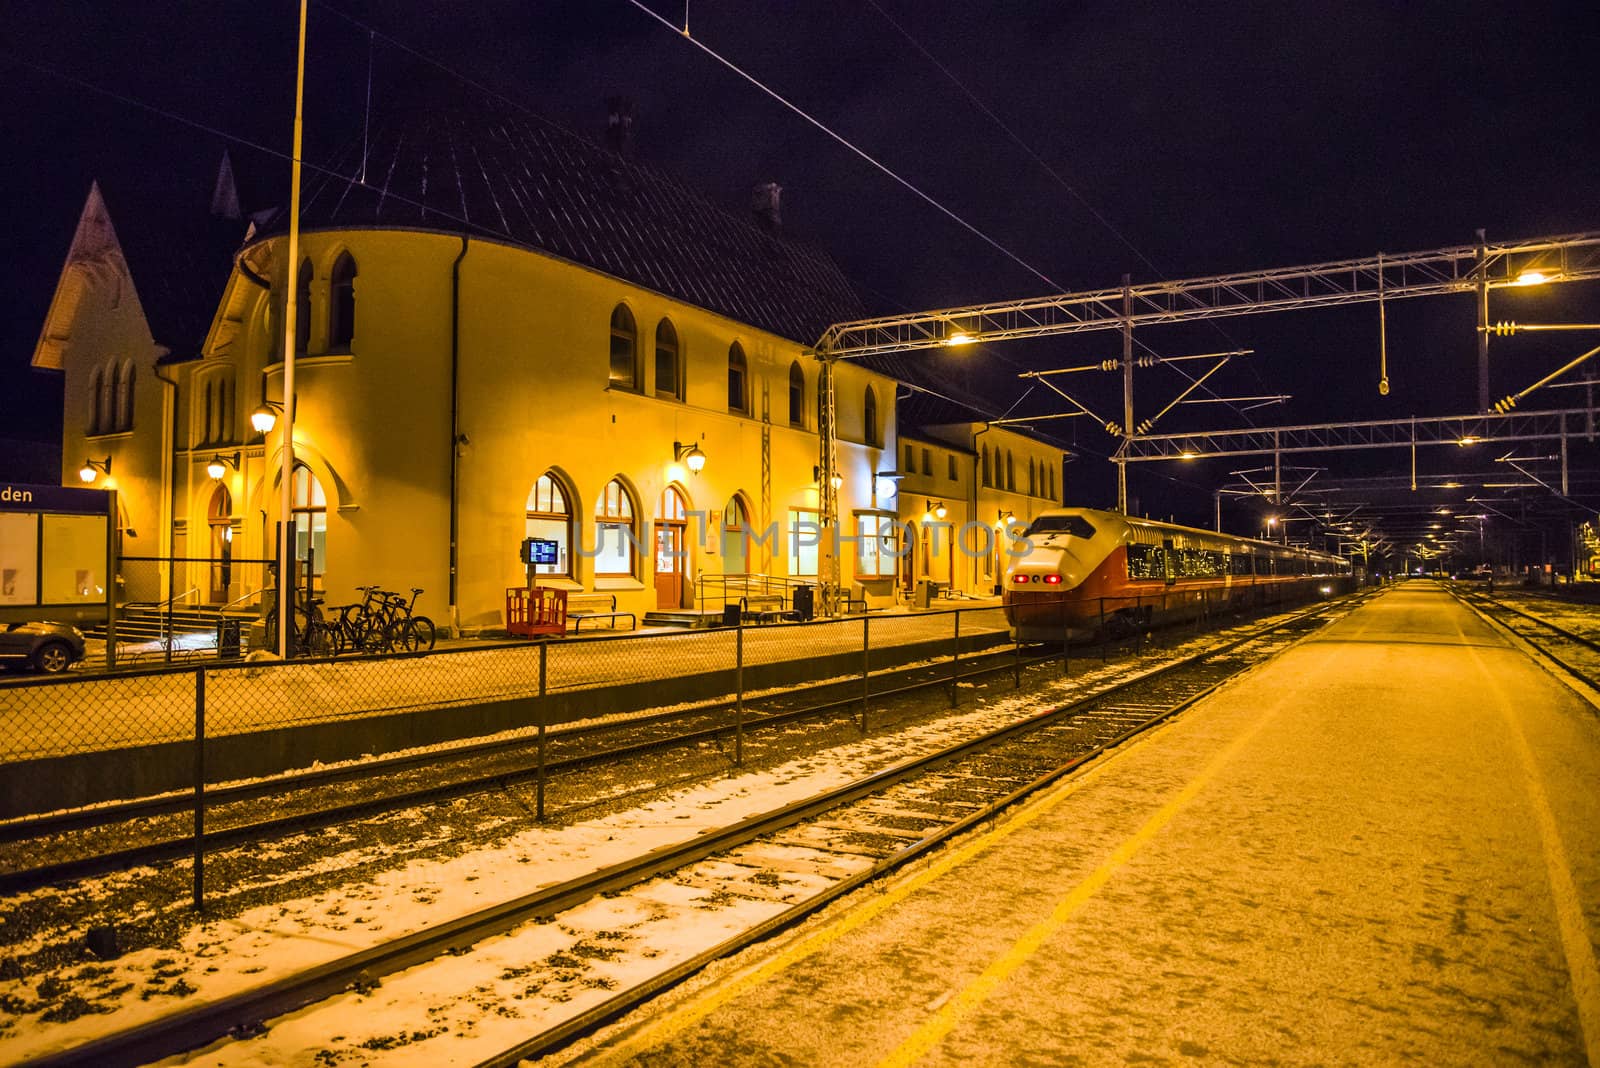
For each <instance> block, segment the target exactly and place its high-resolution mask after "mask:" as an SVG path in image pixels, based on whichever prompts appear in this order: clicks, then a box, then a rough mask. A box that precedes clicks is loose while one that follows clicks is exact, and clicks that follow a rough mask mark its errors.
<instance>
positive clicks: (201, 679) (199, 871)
mask: <svg viewBox="0 0 1600 1068" xmlns="http://www.w3.org/2000/svg"><path fill="white" fill-rule="evenodd" d="M205 839H206V669H205V668H195V669H194V910H195V911H196V912H200V911H202V910H203V909H204V908H205V897H206V852H205V849H206V845H205Z"/></svg>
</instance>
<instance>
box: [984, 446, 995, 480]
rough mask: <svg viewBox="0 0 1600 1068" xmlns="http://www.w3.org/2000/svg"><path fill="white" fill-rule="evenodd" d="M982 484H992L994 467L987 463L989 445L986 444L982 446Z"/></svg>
mask: <svg viewBox="0 0 1600 1068" xmlns="http://www.w3.org/2000/svg"><path fill="white" fill-rule="evenodd" d="M983 484H984V485H985V486H993V485H994V468H993V467H992V466H991V465H990V463H989V446H987V445H985V446H984V447H983Z"/></svg>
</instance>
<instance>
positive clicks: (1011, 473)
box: [1004, 449, 1017, 492]
mask: <svg viewBox="0 0 1600 1068" xmlns="http://www.w3.org/2000/svg"><path fill="white" fill-rule="evenodd" d="M1004 488H1005V489H1006V490H1009V491H1012V492H1015V490H1016V488H1017V465H1016V464H1015V463H1014V462H1013V458H1012V455H1011V450H1010V449H1007V450H1006V484H1005V487H1004Z"/></svg>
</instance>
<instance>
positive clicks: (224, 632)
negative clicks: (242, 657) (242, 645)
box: [217, 619, 239, 660]
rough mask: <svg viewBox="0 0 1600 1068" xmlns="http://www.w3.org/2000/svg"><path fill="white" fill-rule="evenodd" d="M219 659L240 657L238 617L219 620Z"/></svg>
mask: <svg viewBox="0 0 1600 1068" xmlns="http://www.w3.org/2000/svg"><path fill="white" fill-rule="evenodd" d="M217 659H218V660H237V659H239V621H238V620H237V619H219V620H217Z"/></svg>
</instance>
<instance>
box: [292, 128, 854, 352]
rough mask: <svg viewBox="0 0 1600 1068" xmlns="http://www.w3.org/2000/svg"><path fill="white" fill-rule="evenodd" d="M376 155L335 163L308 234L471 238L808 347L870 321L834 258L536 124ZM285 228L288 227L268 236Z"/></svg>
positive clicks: (426, 139) (398, 142)
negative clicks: (362, 231) (402, 232)
mask: <svg viewBox="0 0 1600 1068" xmlns="http://www.w3.org/2000/svg"><path fill="white" fill-rule="evenodd" d="M365 151H366V158H365V163H364V164H363V160H362V152H363V147H362V142H361V140H359V139H357V140H356V141H354V142H353V143H352V144H351V145H349V146H347V147H346V149H345V150H344V151H343V152H342V153H341V155H340V156H339V157H337V158H336V159H335V162H334V163H333V165H332V167H331V170H332V171H334V172H335V173H336V174H339V175H345V176H347V177H332V176H328V175H323V176H320V177H318V178H316V179H308V182H307V187H306V194H305V196H304V198H303V200H302V205H301V216H300V218H301V225H302V226H303V227H305V228H307V229H353V228H369V227H384V228H403V229H404V228H416V229H427V230H444V231H449V232H452V233H459V232H461V231H462V230H466V231H468V232H470V233H473V234H477V235H479V236H483V237H488V238H493V239H497V240H501V241H506V242H509V243H512V244H515V245H521V246H524V247H527V248H533V249H539V250H542V251H545V252H549V253H553V254H555V255H557V256H560V257H562V258H564V259H568V260H572V261H575V262H577V263H580V264H584V265H585V266H588V267H592V268H594V269H596V270H599V271H603V272H605V273H606V274H609V275H612V276H614V277H617V278H622V279H625V280H627V281H630V282H633V283H636V284H638V285H641V286H644V287H646V288H649V289H653V290H656V291H658V292H661V293H664V294H667V295H668V296H671V297H675V298H677V299H679V300H682V301H685V302H686V303H689V304H694V305H697V306H699V307H702V308H706V309H708V310H710V311H714V312H718V313H720V314H722V315H726V316H728V317H729V318H732V319H736V320H738V321H740V322H744V323H749V324H751V325H752V326H757V327H760V328H762V329H764V330H768V331H771V332H772V333H775V334H777V335H779V336H781V337H786V338H789V339H790V340H793V341H798V342H801V343H809V342H811V341H814V340H816V338H817V337H818V336H820V335H821V333H822V331H823V330H824V329H825V328H826V327H827V326H829V325H830V324H832V323H834V322H838V321H841V320H848V319H854V318H859V317H861V315H862V305H861V301H860V298H859V297H858V296H857V295H856V293H855V292H854V290H852V289H851V287H850V284H849V283H848V282H847V281H846V280H845V278H844V275H843V274H842V273H840V271H839V268H838V266H837V265H836V264H835V263H834V262H833V260H832V259H831V258H829V257H828V255H827V254H826V253H824V252H822V251H820V250H819V249H817V248H815V247H813V246H810V245H807V244H805V243H802V242H799V241H796V240H794V239H792V238H789V237H785V236H782V235H781V234H774V233H772V232H769V231H767V230H766V229H764V228H763V227H761V226H758V225H757V224H756V223H755V222H754V220H753V219H752V220H748V221H747V220H746V219H743V218H740V217H738V216H736V215H734V214H732V213H730V212H727V211H724V210H722V209H721V208H719V207H717V206H715V205H713V204H712V203H710V202H709V201H707V200H706V199H705V198H704V197H702V196H700V195H699V194H696V193H692V192H690V191H688V190H687V189H685V188H684V187H683V186H682V185H680V184H679V183H678V182H677V181H675V180H674V179H672V178H670V177H668V176H667V175H666V174H664V173H662V172H661V171H658V170H656V169H654V168H651V167H645V166H642V165H640V164H638V163H634V162H631V161H627V160H624V159H623V158H622V157H620V156H618V155H616V154H615V153H613V152H610V151H607V150H605V149H602V148H600V147H599V146H598V145H594V144H590V143H589V142H587V141H585V140H583V139H582V138H579V137H577V136H575V135H573V134H571V133H568V132H566V131H564V130H562V129H560V128H558V127H555V126H552V125H548V124H545V123H544V122H542V121H540V120H537V119H533V118H528V117H522V116H516V117H508V116H506V115H503V114H500V115H497V114H493V113H491V112H489V111H488V110H486V109H483V108H477V107H460V106H452V107H449V108H438V109H433V110H427V111H418V112H413V113H409V114H406V115H395V116H391V117H390V118H388V119H386V120H384V121H383V122H381V123H379V124H376V125H375V126H374V128H373V130H372V132H371V135H370V139H369V142H368V145H367V148H366V150H365ZM362 174H365V181H364V182H363V181H362V180H361V175H362ZM284 226H285V223H284V222H283V220H282V217H281V215H280V217H279V218H278V219H276V220H274V221H273V222H272V223H269V225H268V227H267V229H268V230H269V232H270V231H274V230H275V231H281V230H282V229H283V228H284Z"/></svg>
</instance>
